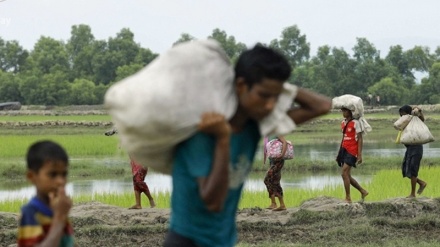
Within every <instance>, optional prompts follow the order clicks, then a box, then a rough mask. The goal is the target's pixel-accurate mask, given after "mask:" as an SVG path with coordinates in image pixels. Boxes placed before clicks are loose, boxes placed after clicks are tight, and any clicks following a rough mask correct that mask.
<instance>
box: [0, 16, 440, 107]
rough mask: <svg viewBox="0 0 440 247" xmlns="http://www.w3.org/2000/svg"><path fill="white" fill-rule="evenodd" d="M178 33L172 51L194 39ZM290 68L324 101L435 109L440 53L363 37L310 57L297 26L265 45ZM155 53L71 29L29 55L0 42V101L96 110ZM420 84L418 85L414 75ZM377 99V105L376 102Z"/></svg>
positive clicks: (228, 41)
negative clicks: (350, 97) (379, 45)
mask: <svg viewBox="0 0 440 247" xmlns="http://www.w3.org/2000/svg"><path fill="white" fill-rule="evenodd" d="M208 38H213V39H215V40H217V41H219V43H220V44H221V45H222V47H223V48H224V50H225V52H226V54H227V55H228V56H229V58H230V59H231V61H232V62H234V61H236V59H237V57H238V56H239V54H240V53H241V52H242V51H243V50H245V49H246V45H245V44H243V43H241V42H239V41H236V40H235V37H234V36H231V35H228V34H227V33H226V32H225V31H223V30H220V29H218V28H216V29H214V30H213V32H212V34H211V35H209V36H208ZM193 39H195V37H193V36H191V35H190V34H188V33H182V35H181V37H180V38H178V40H177V41H176V42H174V43H173V44H170V46H171V45H176V44H178V43H181V42H185V41H189V40H193ZM268 45H269V46H270V47H273V48H275V49H277V50H279V51H280V52H281V53H282V54H284V55H285V56H286V58H287V59H288V60H289V61H290V63H291V64H292V66H293V68H294V71H293V74H292V77H291V79H290V80H289V81H290V82H291V83H294V84H296V85H300V86H304V87H307V88H310V89H313V90H315V91H317V92H320V93H322V94H325V95H328V96H330V97H333V96H337V95H342V94H347V93H349V94H355V95H359V96H362V97H363V98H365V99H367V96H368V95H371V96H372V97H373V100H372V101H371V102H369V104H378V103H380V104H388V105H389V104H402V103H410V104H437V103H440V96H439V95H440V46H439V47H438V48H437V49H436V50H435V51H434V52H432V51H430V50H429V48H427V47H422V46H415V47H414V48H412V49H409V50H403V48H402V47H401V46H400V45H399V44H396V45H395V46H391V47H390V49H389V51H387V52H388V53H387V54H386V55H385V56H384V57H381V56H380V53H381V51H379V50H377V49H376V48H375V46H374V44H372V43H370V42H369V41H368V40H367V39H366V38H358V39H357V44H356V45H355V46H354V47H353V49H352V50H353V55H352V56H351V55H350V54H349V52H347V51H345V50H344V49H342V48H337V47H330V46H327V45H324V46H321V47H319V48H318V51H317V54H316V55H315V56H313V57H311V55H310V43H309V42H307V36H306V35H305V34H303V33H301V31H300V29H299V28H298V27H297V26H296V25H293V26H289V27H286V28H285V29H284V30H283V31H282V33H281V35H280V37H279V38H278V39H273V40H271V41H270V42H268ZM157 56H158V54H156V53H154V52H153V51H151V50H150V49H148V48H143V47H141V46H140V45H139V44H138V43H136V42H135V39H134V33H132V32H131V31H130V30H129V29H128V28H123V29H122V30H121V31H120V32H119V33H117V34H116V37H109V38H108V40H96V39H95V37H94V35H93V33H92V30H91V28H90V27H89V26H88V25H84V24H81V25H74V26H72V28H71V36H70V38H69V39H68V40H67V41H66V42H65V41H59V40H55V39H53V38H51V37H46V36H41V38H40V39H39V40H38V41H37V42H36V44H35V45H34V47H33V50H30V51H28V50H26V49H23V48H22V46H20V44H19V43H18V42H17V41H15V40H12V41H7V40H3V39H2V38H1V37H0V102H5V101H19V102H21V103H22V104H26V105H30V104H39V105H81V104H82V105H93V104H101V103H102V102H103V96H104V94H105V92H106V90H107V89H108V87H109V86H110V85H111V84H112V83H114V82H117V81H119V80H121V79H123V78H125V77H127V76H129V75H131V74H133V73H135V72H136V71H138V70H139V69H141V68H143V67H144V66H146V65H147V64H148V63H150V62H151V61H152V60H153V59H155V58H156V57H157ZM415 72H421V73H422V74H423V75H424V78H423V79H422V80H421V83H416V78H415V75H414V73H415ZM375 96H380V102H376V100H375V99H376V97H375Z"/></svg>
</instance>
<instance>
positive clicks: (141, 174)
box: [130, 157, 156, 209]
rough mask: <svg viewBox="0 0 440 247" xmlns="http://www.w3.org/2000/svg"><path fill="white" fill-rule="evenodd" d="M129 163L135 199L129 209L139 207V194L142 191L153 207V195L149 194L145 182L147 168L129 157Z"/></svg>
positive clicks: (154, 204) (140, 206)
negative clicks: (134, 202)
mask: <svg viewBox="0 0 440 247" xmlns="http://www.w3.org/2000/svg"><path fill="white" fill-rule="evenodd" d="M130 165H131V172H132V174H133V188H134V197H135V199H136V204H135V205H134V206H132V207H130V209H141V208H142V205H141V194H142V192H143V193H144V194H145V195H146V196H147V197H148V200H149V201H150V207H151V208H154V207H155V206H156V203H155V202H154V199H153V197H152V196H151V194H150V190H149V189H148V185H147V184H146V183H145V181H144V180H145V176H147V172H148V168H144V167H143V166H142V165H141V164H138V163H136V161H134V160H133V159H132V158H131V157H130Z"/></svg>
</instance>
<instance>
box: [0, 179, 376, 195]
mask: <svg viewBox="0 0 440 247" xmlns="http://www.w3.org/2000/svg"><path fill="white" fill-rule="evenodd" d="M283 176H284V178H283V179H282V180H281V184H282V186H283V188H301V189H310V190H314V189H322V188H324V187H326V186H335V185H341V183H342V180H341V177H340V176H339V175H337V174H331V175H310V174H302V175H300V176H299V175H297V174H296V175H292V174H283ZM355 177H356V179H357V180H358V181H359V182H361V183H364V182H369V181H370V180H371V177H372V176H369V175H360V176H355ZM263 179H264V174H261V178H258V179H256V178H250V179H248V180H247V181H246V184H245V190H248V191H266V187H265V185H264V183H263ZM146 181H147V184H148V187H149V188H150V191H151V193H153V194H157V193H163V192H171V190H172V186H171V177H170V176H167V175H162V174H156V173H149V174H148V175H147V177H146ZM66 191H67V193H68V194H69V195H71V196H79V195H92V199H93V196H94V195H99V194H108V193H111V194H122V193H130V192H133V184H132V181H131V179H107V180H79V181H73V182H70V183H68V184H67V186H66ZM33 195H35V188H34V187H32V186H30V185H28V186H26V187H24V188H21V189H16V190H0V201H8V200H13V199H23V200H27V199H30V198H31V197H32V196H33Z"/></svg>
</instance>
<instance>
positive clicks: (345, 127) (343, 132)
mask: <svg viewBox="0 0 440 247" xmlns="http://www.w3.org/2000/svg"><path fill="white" fill-rule="evenodd" d="M351 120H353V119H350V120H348V121H347V123H346V124H345V126H344V130H343V131H342V140H341V147H342V142H343V141H344V135H345V131H346V130H347V127H348V123H350V121H351Z"/></svg>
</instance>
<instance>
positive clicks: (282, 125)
mask: <svg viewBox="0 0 440 247" xmlns="http://www.w3.org/2000/svg"><path fill="white" fill-rule="evenodd" d="M297 93H298V87H297V86H295V85H292V84H289V83H287V82H285V83H284V85H283V91H282V92H281V95H280V97H279V98H278V102H277V105H276V106H275V109H274V110H273V111H272V113H271V114H269V116H267V117H265V118H264V119H262V120H261V121H260V123H259V124H260V125H259V126H260V133H261V135H262V136H277V135H286V134H289V133H291V132H292V131H293V130H294V129H295V128H296V124H295V123H294V122H293V120H292V119H291V118H290V117H289V116H288V115H287V114H286V112H287V111H288V110H289V109H290V107H292V102H293V100H294V99H295V97H296V94H297Z"/></svg>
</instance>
